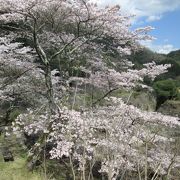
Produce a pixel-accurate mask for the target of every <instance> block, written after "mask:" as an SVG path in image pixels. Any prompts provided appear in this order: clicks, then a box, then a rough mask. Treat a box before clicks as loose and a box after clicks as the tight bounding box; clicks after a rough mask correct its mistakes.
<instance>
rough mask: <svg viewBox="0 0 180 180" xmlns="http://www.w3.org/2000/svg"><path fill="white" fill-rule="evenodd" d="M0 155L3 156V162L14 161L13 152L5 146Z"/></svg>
mask: <svg viewBox="0 0 180 180" xmlns="http://www.w3.org/2000/svg"><path fill="white" fill-rule="evenodd" d="M2 155H3V158H4V162H9V161H14V157H13V154H12V152H11V151H10V150H9V149H8V148H7V147H4V148H3V151H2Z"/></svg>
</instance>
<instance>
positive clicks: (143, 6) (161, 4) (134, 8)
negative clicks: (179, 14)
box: [92, 0, 180, 21]
mask: <svg viewBox="0 0 180 180" xmlns="http://www.w3.org/2000/svg"><path fill="white" fill-rule="evenodd" d="M92 1H93V2H97V4H99V5H100V6H104V5H114V4H119V5H120V6H121V7H122V9H123V10H124V11H126V12H128V13H131V14H135V15H136V17H137V19H138V18H140V17H145V18H146V20H147V21H153V20H159V19H161V18H162V16H163V14H164V13H166V12H170V11H174V10H176V9H180V0H148V1H145V0H92Z"/></svg>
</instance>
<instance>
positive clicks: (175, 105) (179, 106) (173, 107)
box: [157, 100, 180, 117]
mask: <svg viewBox="0 0 180 180" xmlns="http://www.w3.org/2000/svg"><path fill="white" fill-rule="evenodd" d="M157 111H158V112H161V113H162V114H165V115H170V116H177V117H180V101H174V100H168V101H166V102H165V103H164V104H162V105H161V106H160V108H159V109H158V110H157Z"/></svg>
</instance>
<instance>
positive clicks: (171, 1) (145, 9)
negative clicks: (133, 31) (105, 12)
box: [92, 0, 180, 54]
mask: <svg viewBox="0 0 180 180" xmlns="http://www.w3.org/2000/svg"><path fill="white" fill-rule="evenodd" d="M92 1H94V2H97V4H98V5H99V6H104V5H114V4H119V5H120V6H121V8H122V10H123V11H124V12H127V13H130V14H135V15H136V18H135V19H134V21H133V23H132V24H133V28H137V27H144V26H152V27H154V28H155V29H154V30H153V31H152V32H151V33H150V34H152V35H153V36H154V37H155V38H156V40H154V41H148V42H143V44H144V45H145V46H147V47H149V48H150V49H152V50H153V51H156V52H159V53H165V54H167V53H169V52H170V51H173V50H177V49H180V0H92Z"/></svg>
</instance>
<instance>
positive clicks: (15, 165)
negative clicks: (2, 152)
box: [0, 156, 43, 180]
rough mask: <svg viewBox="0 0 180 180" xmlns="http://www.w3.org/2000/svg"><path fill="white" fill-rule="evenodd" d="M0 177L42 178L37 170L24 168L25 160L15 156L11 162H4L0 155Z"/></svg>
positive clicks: (11, 179) (7, 179)
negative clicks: (31, 170)
mask: <svg viewBox="0 0 180 180" xmlns="http://www.w3.org/2000/svg"><path fill="white" fill-rule="evenodd" d="M0 179H1V180H43V176H41V174H40V173H39V172H36V171H34V172H30V171H28V169H27V168H26V160H25V159H23V158H16V159H15V161H13V162H4V161H3V158H2V156H1V157H0Z"/></svg>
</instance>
